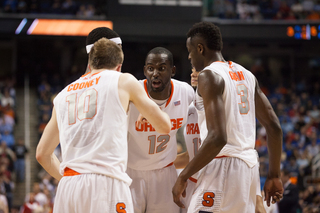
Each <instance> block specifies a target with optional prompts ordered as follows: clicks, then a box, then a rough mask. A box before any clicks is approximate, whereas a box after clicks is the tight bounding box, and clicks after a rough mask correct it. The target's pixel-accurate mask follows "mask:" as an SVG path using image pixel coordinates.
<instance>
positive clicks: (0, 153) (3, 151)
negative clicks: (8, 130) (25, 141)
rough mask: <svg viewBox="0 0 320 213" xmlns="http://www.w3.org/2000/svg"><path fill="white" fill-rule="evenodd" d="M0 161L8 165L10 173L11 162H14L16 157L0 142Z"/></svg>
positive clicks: (11, 169)
mask: <svg viewBox="0 0 320 213" xmlns="http://www.w3.org/2000/svg"><path fill="white" fill-rule="evenodd" d="M0 159H1V163H8V168H9V170H10V171H11V172H12V171H13V162H14V161H15V160H16V155H15V154H14V152H13V151H12V150H11V149H10V148H8V147H7V144H6V142H4V141H2V142H1V144H0ZM7 161H8V162H7Z"/></svg>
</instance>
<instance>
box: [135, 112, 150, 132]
mask: <svg viewBox="0 0 320 213" xmlns="http://www.w3.org/2000/svg"><path fill="white" fill-rule="evenodd" d="M145 123H148V121H147V119H146V118H145V117H143V115H142V114H141V113H140V114H139V116H138V118H137V121H136V128H139V126H140V125H142V124H145Z"/></svg>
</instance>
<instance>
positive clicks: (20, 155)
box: [13, 138, 28, 182]
mask: <svg viewBox="0 0 320 213" xmlns="http://www.w3.org/2000/svg"><path fill="white" fill-rule="evenodd" d="M13 152H14V153H15V155H16V158H17V160H16V162H15V165H14V170H15V172H16V176H17V182H23V181H24V177H25V156H26V154H27V153H28V149H27V147H26V146H25V145H24V141H23V140H22V139H21V138H20V139H18V140H17V144H16V145H14V147H13Z"/></svg>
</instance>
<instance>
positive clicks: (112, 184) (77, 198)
mask: <svg viewBox="0 0 320 213" xmlns="http://www.w3.org/2000/svg"><path fill="white" fill-rule="evenodd" d="M122 62H123V52H122V50H121V48H120V47H119V46H118V45H116V44H115V43H114V42H112V41H110V40H108V39H106V38H102V39H100V40H98V41H97V42H95V43H94V46H93V47H92V49H91V51H90V53H89V64H90V67H91V69H92V70H91V72H90V73H89V74H87V75H84V76H82V77H81V78H79V79H78V80H76V81H75V82H73V83H71V84H69V85H68V86H67V87H66V88H64V89H63V90H62V91H61V92H60V93H59V94H58V95H57V96H56V98H55V99H54V108H53V112H52V118H51V119H50V121H49V123H48V125H47V126H46V128H45V130H44V133H43V135H42V137H41V139H40V142H39V144H38V147H37V152H36V157H37V160H38V161H39V163H40V164H41V165H42V166H43V168H44V169H45V170H46V171H47V172H48V173H49V174H50V175H52V176H53V177H54V178H56V179H57V180H60V179H61V180H60V182H59V185H58V189H57V194H56V198H55V205H54V212H55V213H61V212H69V213H71V212H83V213H87V212H117V213H125V212H128V213H129V212H131V213H133V205H132V198H131V193H130V189H129V185H130V183H131V179H130V177H129V176H128V175H127V174H126V172H125V170H126V167H127V154H128V151H127V130H128V129H127V126H128V123H127V121H128V120H127V119H128V116H127V111H128V107H129V103H132V104H134V106H135V107H136V108H137V109H138V110H139V111H141V113H142V115H143V116H144V117H146V118H147V119H148V121H149V122H150V123H151V124H152V125H153V127H154V128H155V129H156V130H157V131H158V132H161V133H162V134H167V133H169V132H170V129H171V123H170V118H169V116H168V115H167V114H166V113H164V112H163V111H161V110H160V109H159V107H158V106H157V105H156V104H155V103H154V102H153V101H151V100H150V99H149V98H148V96H147V95H146V94H145V91H144V90H143V87H142V86H141V85H140V84H139V82H138V81H137V80H136V79H135V78H134V77H133V76H132V75H131V74H122V73H121V72H120V71H121V66H122ZM132 106H133V105H132ZM59 142H60V144H61V152H62V162H61V164H60V162H59V160H58V159H57V157H56V156H55V154H54V153H53V151H54V149H55V147H56V146H57V145H58V144H59ZM62 175H63V177H62ZM88 198H89V199H88Z"/></svg>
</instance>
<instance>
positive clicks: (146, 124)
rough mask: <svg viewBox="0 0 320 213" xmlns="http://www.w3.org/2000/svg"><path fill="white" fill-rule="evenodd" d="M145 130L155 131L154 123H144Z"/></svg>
mask: <svg viewBox="0 0 320 213" xmlns="http://www.w3.org/2000/svg"><path fill="white" fill-rule="evenodd" d="M148 129H149V130H148ZM144 131H145V132H154V131H156V130H155V129H154V128H153V127H152V125H151V124H150V123H149V122H147V123H145V124H144Z"/></svg>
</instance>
